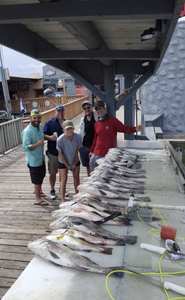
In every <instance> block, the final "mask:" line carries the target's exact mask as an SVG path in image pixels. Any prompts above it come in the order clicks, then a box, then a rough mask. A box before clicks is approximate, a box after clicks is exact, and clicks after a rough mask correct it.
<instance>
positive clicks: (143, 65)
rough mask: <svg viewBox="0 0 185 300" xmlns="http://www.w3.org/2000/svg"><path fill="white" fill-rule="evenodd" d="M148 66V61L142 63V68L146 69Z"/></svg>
mask: <svg viewBox="0 0 185 300" xmlns="http://www.w3.org/2000/svg"><path fill="white" fill-rule="evenodd" d="M149 64H150V62H149V61H144V62H143V63H142V67H147V66H149Z"/></svg>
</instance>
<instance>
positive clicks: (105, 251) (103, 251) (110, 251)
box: [101, 248, 112, 255]
mask: <svg viewBox="0 0 185 300" xmlns="http://www.w3.org/2000/svg"><path fill="white" fill-rule="evenodd" d="M102 249H103V250H102V251H101V253H104V254H107V255H111V254H112V248H102Z"/></svg>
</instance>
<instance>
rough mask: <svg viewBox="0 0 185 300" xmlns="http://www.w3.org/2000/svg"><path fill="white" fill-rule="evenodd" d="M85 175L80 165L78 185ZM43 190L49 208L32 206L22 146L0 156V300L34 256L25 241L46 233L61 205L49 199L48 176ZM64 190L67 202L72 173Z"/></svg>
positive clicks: (71, 194) (32, 195) (71, 186)
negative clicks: (53, 213)
mask: <svg viewBox="0 0 185 300" xmlns="http://www.w3.org/2000/svg"><path fill="white" fill-rule="evenodd" d="M85 176H86V169H85V168H83V167H82V166H81V182H82V180H83V177H85ZM57 179H58V178H57ZM58 190H59V183H58V182H57V184H56V191H57V192H58ZM43 191H44V193H45V194H46V195H47V198H45V199H46V200H47V201H48V202H49V203H50V205H49V206H46V207H40V206H34V205H33V204H34V200H35V197H34V194H33V185H32V184H31V181H30V176H29V170H28V168H27V166H26V163H25V154H24V152H23V151H22V147H21V146H18V147H16V148H14V149H13V150H12V151H10V152H9V153H8V154H6V155H2V156H0V219H1V220H0V299H1V298H2V297H3V296H4V294H5V293H6V292H7V290H8V289H9V288H10V287H11V285H12V284H13V283H14V281H15V280H16V279H17V278H18V277H19V275H20V274H21V273H22V271H23V270H24V269H25V267H26V266H27V265H28V263H29V262H30V261H31V259H32V258H33V256H34V255H33V254H32V253H31V251H30V250H29V249H28V248H27V244H28V242H29V241H33V240H34V239H37V238H40V237H42V236H44V235H46V234H47V231H48V230H49V224H50V222H51V220H52V219H51V212H52V211H53V210H55V209H58V205H59V204H60V199H59V198H58V199H57V200H51V199H50V197H49V192H50V186H49V180H48V174H47V175H46V178H45V180H44V184H43ZM67 191H68V192H69V197H67V198H66V199H69V200H70V199H71V198H72V196H73V195H74V189H73V184H72V176H71V174H69V179H68V184H67Z"/></svg>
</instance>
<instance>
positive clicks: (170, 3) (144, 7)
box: [0, 0, 176, 24]
mask: <svg viewBox="0 0 185 300" xmlns="http://www.w3.org/2000/svg"><path fill="white" fill-rule="evenodd" d="M175 2H176V1H175V0H163V1H161V0H155V1H153V0H147V1H146V0H140V1H139V2H138V0H130V1H123V0H114V1H112V0H106V1H99V0H90V1H67V0H63V1H59V2H50V3H38V4H37V3H36V4H19V5H3V6H1V9H0V23H1V24H2V23H21V22H22V23H24V22H35V21H92V20H108V19H109V20H110V19H111V20H118V19H122V20H123V19H133V20H134V19H144V18H145V19H170V18H171V17H172V14H173V10H174V5H175Z"/></svg>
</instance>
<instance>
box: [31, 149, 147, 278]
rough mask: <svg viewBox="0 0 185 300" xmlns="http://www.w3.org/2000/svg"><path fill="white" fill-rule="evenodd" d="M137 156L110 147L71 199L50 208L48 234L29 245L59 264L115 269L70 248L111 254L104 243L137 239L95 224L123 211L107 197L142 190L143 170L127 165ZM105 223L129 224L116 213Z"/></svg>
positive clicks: (124, 196)
mask: <svg viewBox="0 0 185 300" xmlns="http://www.w3.org/2000/svg"><path fill="white" fill-rule="evenodd" d="M137 160H138V157H137V156H136V155H134V154H131V153H128V152H127V151H124V152H123V151H122V150H120V149H110V151H109V153H108V154H107V156H106V157H105V159H101V160H99V167H98V168H96V169H95V171H94V172H92V174H91V176H90V177H89V178H86V179H85V180H84V183H83V184H81V185H80V186H79V187H78V189H79V193H78V194H76V195H75V196H74V198H73V200H71V201H68V202H65V203H61V204H60V209H58V210H56V211H54V212H52V217H53V218H54V219H55V220H54V221H53V222H52V223H51V224H50V228H51V229H52V230H53V231H52V232H51V234H50V235H48V236H46V237H45V238H42V239H39V240H36V241H34V242H30V243H29V246H28V247H29V249H30V250H31V251H33V252H34V253H35V254H38V255H40V256H42V257H43V258H44V259H47V260H49V261H51V262H53V263H55V264H58V265H61V266H67V267H72V268H77V269H80V270H85V271H90V272H98V273H105V274H108V273H109V272H110V271H113V270H114V269H117V268H118V267H115V268H114V267H111V268H103V267H101V266H99V265H97V264H96V263H94V262H92V261H90V260H89V259H88V258H85V257H84V256H82V255H80V254H77V253H76V252H75V251H74V250H81V251H88V252H89V251H95V252H98V253H102V254H107V255H111V254H112V248H109V247H105V246H109V245H112V246H116V245H122V246H124V245H125V244H126V243H128V244H131V245H134V244H135V243H136V242H137V236H124V235H118V234H115V233H112V232H111V231H109V230H106V229H104V228H103V227H101V226H99V225H97V224H99V222H101V221H102V223H103V222H104V220H106V219H109V217H110V216H112V215H113V214H116V213H118V215H119V214H120V212H124V211H125V207H126V206H125V205H124V204H119V203H115V202H114V201H113V200H111V199H117V198H119V199H125V200H128V199H129V197H130V193H131V192H133V191H134V192H135V193H141V194H142V193H144V182H141V181H138V179H137V178H144V177H145V175H144V172H143V171H142V170H132V169H130V168H128V167H131V166H132V165H133V164H134V163H135V162H136V161H137ZM135 199H136V200H138V201H139V200H143V199H144V198H141V199H139V198H136V197H135ZM145 200H147V199H145ZM96 223H97V224H96ZM106 224H114V225H131V224H130V221H129V220H128V218H125V216H119V217H118V216H117V217H116V218H115V219H112V220H109V221H107V222H106ZM121 268H123V267H120V266H119V269H121Z"/></svg>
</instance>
